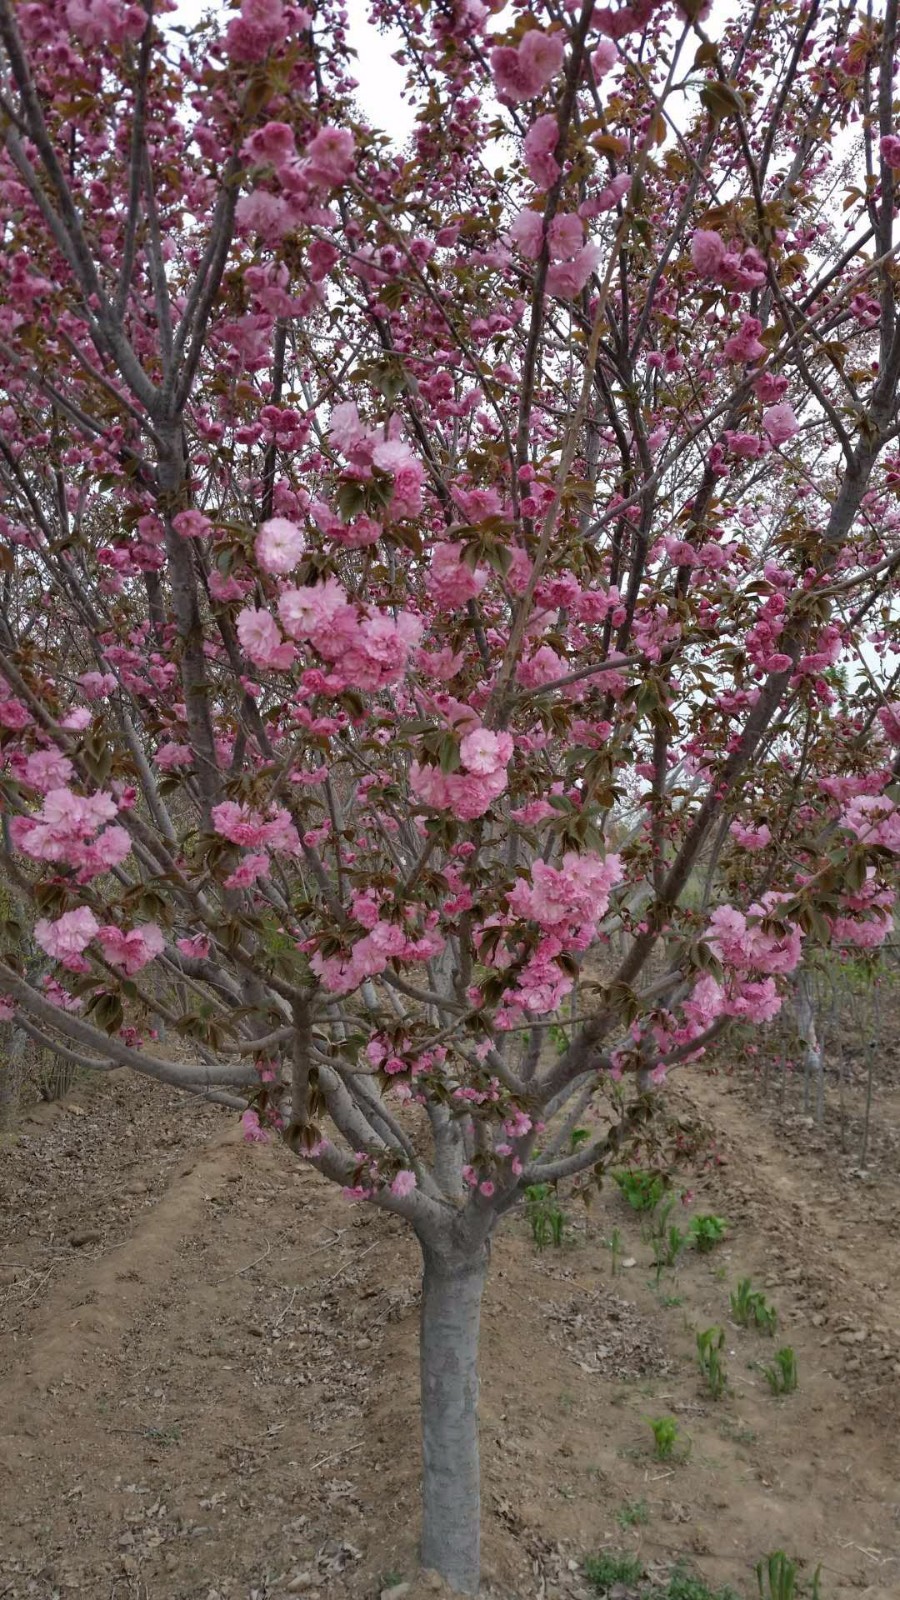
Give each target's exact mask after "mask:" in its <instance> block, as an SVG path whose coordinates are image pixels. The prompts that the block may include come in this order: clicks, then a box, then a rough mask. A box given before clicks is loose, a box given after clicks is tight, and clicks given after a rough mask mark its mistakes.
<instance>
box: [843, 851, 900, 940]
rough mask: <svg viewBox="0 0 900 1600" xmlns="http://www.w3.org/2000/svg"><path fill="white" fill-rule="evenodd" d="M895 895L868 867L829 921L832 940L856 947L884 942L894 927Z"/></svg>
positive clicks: (872, 869)
mask: <svg viewBox="0 0 900 1600" xmlns="http://www.w3.org/2000/svg"><path fill="white" fill-rule="evenodd" d="M896 898H897V896H896V894H895V893H894V890H893V889H890V888H888V887H887V886H886V885H884V884H879V882H878V878H877V874H876V871H875V868H874V867H868V868H867V869H866V881H865V883H864V884H863V886H862V888H861V889H858V890H857V891H856V892H855V893H854V894H848V895H847V896H846V899H845V901H844V909H843V911H842V913H841V915H840V916H837V917H835V918H834V920H833V922H832V924H831V937H832V940H833V941H834V943H835V944H838V945H853V946H855V947H856V948H857V949H859V950H875V949H877V948H878V946H879V945H882V944H884V941H885V939H887V938H888V937H889V935H890V934H892V933H893V931H894V909H893V908H894V904H895V901H896Z"/></svg>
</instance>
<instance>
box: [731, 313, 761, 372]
mask: <svg viewBox="0 0 900 1600" xmlns="http://www.w3.org/2000/svg"><path fill="white" fill-rule="evenodd" d="M761 332H762V323H761V322H760V321H759V320H758V318H756V317H745V318H744V320H743V322H742V323H741V327H740V331H739V332H738V333H733V334H732V335H731V338H730V339H726V340H725V344H724V347H723V348H724V353H725V355H726V356H727V357H728V359H729V360H730V361H759V360H760V359H761V358H762V357H763V356H764V355H765V353H766V347H765V345H764V344H761V343H760V338H759V335H760V333H761Z"/></svg>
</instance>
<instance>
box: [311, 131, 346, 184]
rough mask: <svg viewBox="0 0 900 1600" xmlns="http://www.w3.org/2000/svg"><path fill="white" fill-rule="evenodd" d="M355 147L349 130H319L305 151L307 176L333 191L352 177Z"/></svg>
mask: <svg viewBox="0 0 900 1600" xmlns="http://www.w3.org/2000/svg"><path fill="white" fill-rule="evenodd" d="M355 155H356V145H355V141H354V138H353V135H352V133H351V132H350V130H349V128H327V127H326V128H320V129H319V132H318V133H317V134H316V136H315V138H314V139H312V140H311V141H310V143H309V144H308V145H307V147H306V151H305V167H306V172H307V175H308V176H309V177H310V178H312V179H313V180H314V182H316V183H320V184H322V185H323V186H325V187H327V188H329V189H334V188H337V187H339V186H340V185H341V184H344V183H346V181H347V179H348V178H349V177H351V176H352V173H353V163H354V159H355Z"/></svg>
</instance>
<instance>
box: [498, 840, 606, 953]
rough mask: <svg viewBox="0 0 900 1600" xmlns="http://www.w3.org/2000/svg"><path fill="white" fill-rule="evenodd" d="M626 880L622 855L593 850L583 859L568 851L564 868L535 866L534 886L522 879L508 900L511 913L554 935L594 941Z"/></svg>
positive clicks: (532, 873) (538, 863)
mask: <svg viewBox="0 0 900 1600" xmlns="http://www.w3.org/2000/svg"><path fill="white" fill-rule="evenodd" d="M623 876H624V868H623V866H622V859H621V857H620V856H618V855H612V854H611V855H608V856H605V857H604V856H599V855H596V854H595V853H594V852H593V851H590V850H586V851H584V852H583V853H582V854H581V855H579V854H578V853H577V852H576V851H574V850H567V851H566V854H565V855H564V856H563V859H562V866H561V867H551V866H549V865H548V863H547V862H546V861H540V860H538V861H535V862H534V864H533V866H532V868H531V882H530V883H527V882H526V880H525V879H524V878H520V879H519V881H518V883H517V884H516V886H515V888H514V889H513V891H512V893H511V894H510V895H509V896H508V905H509V909H510V911H511V912H513V913H514V915H515V916H517V917H526V918H531V919H533V920H534V921H535V922H537V923H539V924H540V926H541V927H542V928H544V929H546V930H548V931H550V932H553V933H565V934H567V935H569V936H573V937H575V938H577V939H581V938H582V937H583V936H585V935H588V936H589V937H590V938H593V936H594V933H595V931H596V925H597V923H598V922H599V921H600V919H601V917H604V916H605V915H606V912H607V909H608V907H609V897H610V893H611V891H612V889H613V888H614V887H615V885H616V884H617V883H621V882H622V878H623Z"/></svg>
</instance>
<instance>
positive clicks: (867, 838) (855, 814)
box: [840, 794, 900, 855]
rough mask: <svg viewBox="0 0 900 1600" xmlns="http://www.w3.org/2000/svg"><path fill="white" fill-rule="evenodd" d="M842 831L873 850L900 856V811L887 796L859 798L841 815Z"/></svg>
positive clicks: (857, 796) (861, 796) (851, 802)
mask: <svg viewBox="0 0 900 1600" xmlns="http://www.w3.org/2000/svg"><path fill="white" fill-rule="evenodd" d="M840 821H841V827H843V828H847V829H848V831H849V832H850V833H853V834H855V835H856V837H857V839H858V840H859V842H860V844H864V845H867V846H868V847H869V848H870V849H874V848H875V847H876V846H880V847H881V848H882V850H889V851H890V852H891V854H892V855H900V808H898V807H897V806H896V805H895V803H894V801H893V800H889V799H888V797H887V795H874V794H861V795H856V796H854V798H853V799H852V800H850V801H849V802H848V804H847V805H846V806H845V807H844V810H843V811H842V813H841V818H840Z"/></svg>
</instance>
